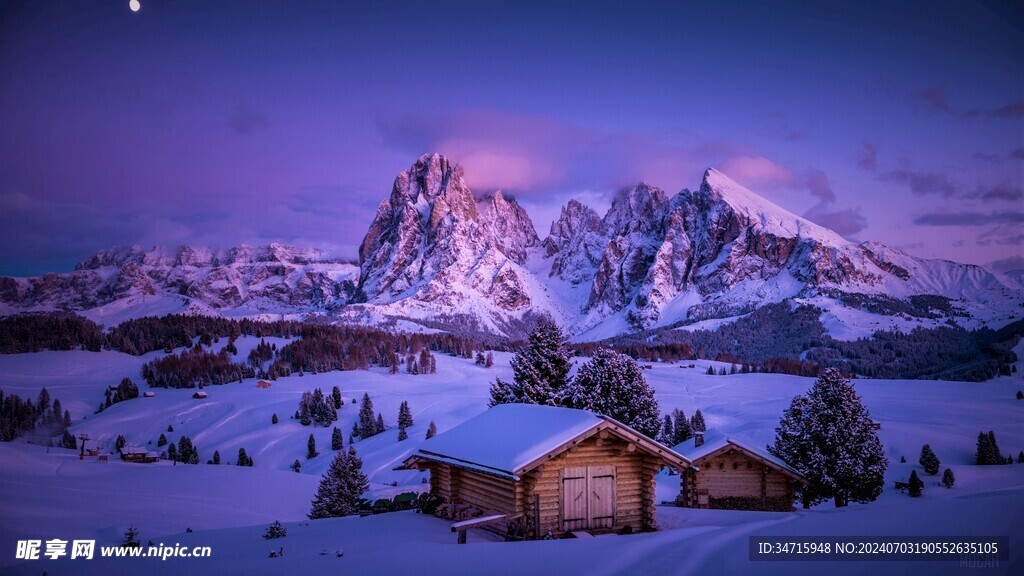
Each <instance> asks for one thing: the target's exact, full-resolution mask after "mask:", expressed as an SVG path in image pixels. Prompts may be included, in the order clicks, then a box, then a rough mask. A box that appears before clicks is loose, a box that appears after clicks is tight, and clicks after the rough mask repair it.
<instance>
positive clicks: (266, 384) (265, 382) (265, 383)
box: [256, 380, 270, 390]
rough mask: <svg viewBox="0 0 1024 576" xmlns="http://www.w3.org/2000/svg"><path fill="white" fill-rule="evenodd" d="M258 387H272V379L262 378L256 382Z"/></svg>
mask: <svg viewBox="0 0 1024 576" xmlns="http://www.w3.org/2000/svg"><path fill="white" fill-rule="evenodd" d="M256 387H257V388H259V389H261V390H262V389H265V388H270V381H269V380H260V381H259V382H256Z"/></svg>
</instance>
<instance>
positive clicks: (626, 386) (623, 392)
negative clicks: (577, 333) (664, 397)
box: [561, 348, 661, 438]
mask: <svg viewBox="0 0 1024 576" xmlns="http://www.w3.org/2000/svg"><path fill="white" fill-rule="evenodd" d="M561 403H562V405H564V406H567V407H569V408H580V409H583V410H590V411H592V412H597V413H599V414H604V415H606V416H610V417H612V418H615V419H616V420H618V421H620V422H622V423H623V424H625V425H626V426H629V427H631V428H633V429H634V430H636V431H638V432H640V433H642V434H644V435H646V436H647V437H648V438H656V437H657V435H658V430H659V429H660V428H661V419H660V416H659V411H658V401H657V400H655V399H654V390H652V389H651V388H650V387H649V386H648V385H647V380H645V379H644V375H643V370H641V369H640V366H639V365H638V364H637V363H636V361H635V360H633V359H632V358H630V357H629V356H626V355H625V354H619V353H618V352H615V351H614V350H610V349H608V348H600V349H598V350H597V351H596V352H594V355H593V356H592V357H591V359H590V360H589V361H588V362H587V363H585V364H584V365H583V366H581V367H580V369H579V372H578V373H577V374H576V379H575V380H573V382H572V383H570V384H569V386H568V387H567V388H566V389H565V394H564V396H563V397H562V402H561Z"/></svg>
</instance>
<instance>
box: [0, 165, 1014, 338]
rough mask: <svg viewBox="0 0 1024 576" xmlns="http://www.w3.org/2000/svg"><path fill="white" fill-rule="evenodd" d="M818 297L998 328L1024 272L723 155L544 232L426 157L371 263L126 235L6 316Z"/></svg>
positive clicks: (634, 325) (870, 310)
mask: <svg viewBox="0 0 1024 576" xmlns="http://www.w3.org/2000/svg"><path fill="white" fill-rule="evenodd" d="M783 301H791V302H793V303H794V304H796V303H809V304H814V305H816V306H818V307H819V308H821V309H822V310H823V314H822V322H823V323H824V324H825V326H826V327H827V328H828V329H829V331H830V333H832V335H833V336H835V337H837V338H854V337H858V336H864V335H868V334H870V333H871V332H873V331H875V330H878V329H883V328H895V329H900V330H908V329H910V328H913V327H915V326H937V325H941V324H957V325H961V326H964V327H967V328H973V327H978V326H983V325H985V326H993V327H997V326H1001V325H1003V324H1006V323H1007V322H1009V321H1011V320H1013V319H1016V318H1019V317H1020V316H1021V314H1022V311H1024V308H1022V306H1024V284H1022V283H1021V280H1020V279H1019V278H1018V277H1013V276H1007V275H1002V274H996V273H993V272H990V271H988V270H986V269H984V268H982V267H979V266H973V265H965V264H958V263H955V262H949V261H945V260H926V259H921V258H916V257H913V256H910V255H908V254H906V253H904V252H901V251H899V250H896V249H893V248H890V247H887V246H885V245H883V244H880V243H878V242H864V243H860V244H858V243H854V242H850V241H848V240H846V239H844V238H842V237H841V236H839V235H838V234H836V233H835V232H833V231H831V230H828V229H826V228H823V227H821V226H819V225H817V224H814V223H813V222H810V221H809V220H806V219H804V218H801V217H799V216H796V215H794V214H791V213H790V212H787V211H786V210H784V209H782V208H780V207H779V206H776V205H775V204H772V203H771V202H769V201H767V200H765V199H764V198H762V197H760V196H758V195H757V194H754V193H753V192H751V191H750V190H747V189H746V188H744V187H743V186H740V185H739V184H737V183H736V182H734V181H732V180H731V179H729V178H728V177H727V176H726V175H724V174H722V173H720V172H718V171H716V170H714V169H709V170H707V172H705V174H704V178H703V181H702V182H701V184H700V186H699V187H698V188H697V190H695V191H691V190H689V189H684V190H683V191H681V192H679V193H677V194H675V195H674V196H669V195H668V194H666V193H665V192H664V191H662V190H661V189H659V188H656V187H654V186H651V185H648V184H644V183H640V184H638V185H636V186H634V187H631V188H625V189H622V190H620V191H619V192H618V194H617V195H616V196H615V199H614V201H613V202H612V205H611V208H610V209H609V210H608V211H607V213H606V214H604V215H603V216H602V215H600V214H598V213H597V212H596V211H594V210H593V209H591V208H589V207H587V206H585V205H583V204H581V203H579V202H577V201H575V200H572V201H570V202H569V203H568V204H566V205H565V206H564V207H563V208H562V211H561V215H560V216H559V218H558V219H557V220H556V221H555V222H554V223H553V224H552V225H551V230H550V231H549V233H548V236H547V238H545V239H543V240H541V239H540V237H539V235H538V234H537V231H536V230H535V228H534V225H533V222H532V221H531V220H530V217H529V215H528V214H527V213H526V211H525V210H524V209H523V208H522V207H521V206H520V205H519V204H518V203H517V202H516V200H515V199H514V198H511V197H507V196H505V195H504V194H502V193H501V191H497V192H493V193H489V194H486V195H474V194H473V193H472V192H471V191H470V189H469V188H468V186H467V185H466V183H465V180H464V177H463V171H462V168H461V167H460V166H458V165H455V164H452V163H451V162H450V161H449V160H448V159H446V158H445V157H443V156H440V155H437V154H435V155H425V156H422V157H421V158H419V159H418V160H417V161H416V163H415V164H413V166H412V167H411V168H409V169H408V170H403V171H402V172H400V173H399V174H398V177H397V178H395V182H394V186H393V187H392V190H391V195H390V197H388V198H387V199H385V200H384V201H383V202H381V204H380V206H379V208H378V209H377V213H376V215H375V217H374V219H373V222H372V223H371V224H370V227H369V230H368V231H367V233H366V236H365V237H364V239H363V242H362V244H361V246H360V248H359V262H358V264H355V263H350V262H344V261H338V260H331V259H328V258H325V257H324V256H323V254H322V253H321V252H320V251H318V250H315V249H300V248H293V247H287V246H282V245H279V244H271V245H269V246H265V247H259V248H250V247H247V246H240V247H237V248H232V249H228V250H213V249H208V248H199V247H192V246H182V247H179V248H177V249H173V250H165V249H162V248H153V249H149V250H144V249H140V248H137V247H132V248H116V249H112V250H105V251H101V252H99V253H97V254H96V255H94V256H93V257H91V258H89V259H88V260H86V261H84V262H82V263H81V264H79V265H78V266H77V267H76V269H75V271H74V272H71V273H68V274H47V275H45V276H42V277H38V278H9V277H2V278H0V313H4V314H11V313H18V312H25V311H43V310H70V311H77V312H81V313H83V314H84V315H86V316H89V317H91V318H93V319H94V320H97V321H99V322H102V323H104V324H107V325H110V324H112V323H116V322H119V321H121V320H123V319H126V318H130V317H136V316H144V315H152V314H164V313H170V312H186V313H202V314H214V315H217V314H219V315H225V316H233V317H238V316H263V317H267V316H269V317H275V318H276V317H281V316H286V317H296V316H306V315H318V316H326V317H328V318H333V319H337V320H339V321H346V322H358V323H367V324H381V325H385V326H390V327H393V328H398V329H407V330H413V329H440V330H455V331H463V332H482V333H490V334H493V335H497V336H508V337H513V338H515V337H520V336H521V335H522V334H523V333H524V332H525V331H526V330H527V329H528V328H529V326H530V325H531V324H532V322H533V321H534V320H535V319H536V318H537V317H538V316H539V315H548V316H551V317H553V318H554V319H555V320H556V321H558V322H559V323H561V324H562V325H563V326H565V327H566V329H567V331H568V332H569V333H570V334H572V335H573V337H574V338H575V339H577V340H600V339H604V338H608V337H612V336H616V335H621V334H625V333H632V332H638V331H641V330H649V329H659V328H661V329H666V330H667V329H691V328H693V327H714V326H716V325H718V324H720V323H721V322H723V321H729V320H730V319H733V318H736V317H740V316H743V315H746V314H749V313H750V312H752V311H753V310H756V309H757V308H759V307H761V306H764V305H766V304H770V303H778V302H783Z"/></svg>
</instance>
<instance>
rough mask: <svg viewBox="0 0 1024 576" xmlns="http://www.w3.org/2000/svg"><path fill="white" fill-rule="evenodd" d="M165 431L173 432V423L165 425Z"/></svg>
mask: <svg viewBox="0 0 1024 576" xmlns="http://www.w3.org/2000/svg"><path fill="white" fill-rule="evenodd" d="M167 431H168V432H174V425H173V424H168V425H167Z"/></svg>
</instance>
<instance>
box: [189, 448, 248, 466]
mask: <svg viewBox="0 0 1024 576" xmlns="http://www.w3.org/2000/svg"><path fill="white" fill-rule="evenodd" d="M171 446H174V444H171ZM248 465H249V455H248V454H246V453H245V448H239V449H238V460H237V461H236V462H235V466H248Z"/></svg>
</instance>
